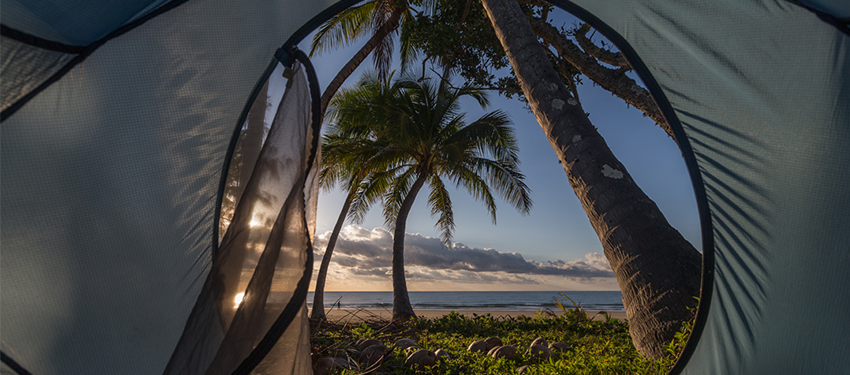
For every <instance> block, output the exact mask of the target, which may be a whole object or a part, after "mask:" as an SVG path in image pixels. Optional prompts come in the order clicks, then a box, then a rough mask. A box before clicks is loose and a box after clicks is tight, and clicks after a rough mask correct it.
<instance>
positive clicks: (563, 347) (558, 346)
mask: <svg viewBox="0 0 850 375" xmlns="http://www.w3.org/2000/svg"><path fill="white" fill-rule="evenodd" d="M549 349H551V350H552V351H553V352H566V351H567V350H570V344H564V343H562V342H553V343H551V344H549Z"/></svg>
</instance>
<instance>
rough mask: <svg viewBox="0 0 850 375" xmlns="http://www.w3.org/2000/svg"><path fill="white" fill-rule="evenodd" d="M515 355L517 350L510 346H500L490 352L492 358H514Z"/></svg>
mask: <svg viewBox="0 0 850 375" xmlns="http://www.w3.org/2000/svg"><path fill="white" fill-rule="evenodd" d="M516 353H517V349H516V348H515V347H513V346H510V345H505V346H500V347H498V348H493V349H492V350H491V351H490V355H491V356H492V357H493V358H511V357H513V356H515V355H516Z"/></svg>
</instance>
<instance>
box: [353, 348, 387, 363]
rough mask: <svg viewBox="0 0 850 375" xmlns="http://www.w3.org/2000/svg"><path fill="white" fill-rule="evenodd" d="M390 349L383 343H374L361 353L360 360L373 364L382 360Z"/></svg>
mask: <svg viewBox="0 0 850 375" xmlns="http://www.w3.org/2000/svg"><path fill="white" fill-rule="evenodd" d="M389 350H390V349H389V348H387V347H386V346H384V345H383V344H378V345H372V346H370V347H368V348H366V349H363V351H362V352H361V353H360V361H362V362H366V364H368V365H370V366H371V365H372V364H374V363H376V362H378V361H380V360H381V359H382V358H383V357H384V355H385V354H386V353H387V352H388V351H389Z"/></svg>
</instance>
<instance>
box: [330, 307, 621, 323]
mask: <svg viewBox="0 0 850 375" xmlns="http://www.w3.org/2000/svg"><path fill="white" fill-rule="evenodd" d="M452 311H453V310H449V309H417V310H416V315H417V316H419V317H423V318H439V317H441V316H444V315H447V314H449V313H450V312H452ZM456 311H457V312H458V313H460V314H461V315H466V316H472V315H473V314H478V315H484V314H487V313H490V314H492V315H493V316H495V317H500V316H513V317H517V316H534V315H535V314H536V312H535V311H527V310H456ZM597 312H598V311H588V312H587V315H588V316H594V315H595V314H596V313H597ZM325 314H327V316H328V320H330V321H332V322H335V321H351V322H359V321H364V320H372V319H383V320H389V319H390V318H391V317H392V311H390V310H383V309H369V310H365V309H330V310H327V311H325ZM608 314H609V315H610V316H611V317H612V318H617V319H623V320H625V319H626V312H625V311H613V312H608ZM594 319H596V320H604V319H605V316H604V315H603V314H598V315H596V316H595V318H594Z"/></svg>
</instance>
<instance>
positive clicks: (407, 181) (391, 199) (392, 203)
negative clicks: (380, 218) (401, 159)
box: [384, 168, 417, 232]
mask: <svg viewBox="0 0 850 375" xmlns="http://www.w3.org/2000/svg"><path fill="white" fill-rule="evenodd" d="M416 174H417V173H416V169H415V168H409V169H407V170H405V171H404V172H402V173H401V174H399V175H398V177H397V178H396V179H395V180H394V181H393V183H392V185H391V186H390V188H389V190H388V191H387V194H386V195H384V225H386V226H387V229H389V230H390V232H392V231H394V230H395V221H396V218H397V217H398V212H399V210H400V209H401V205H402V204H403V203H404V198H406V197H407V194H408V193H409V192H410V188H411V186H413V181H414V180H415V179H416Z"/></svg>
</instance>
